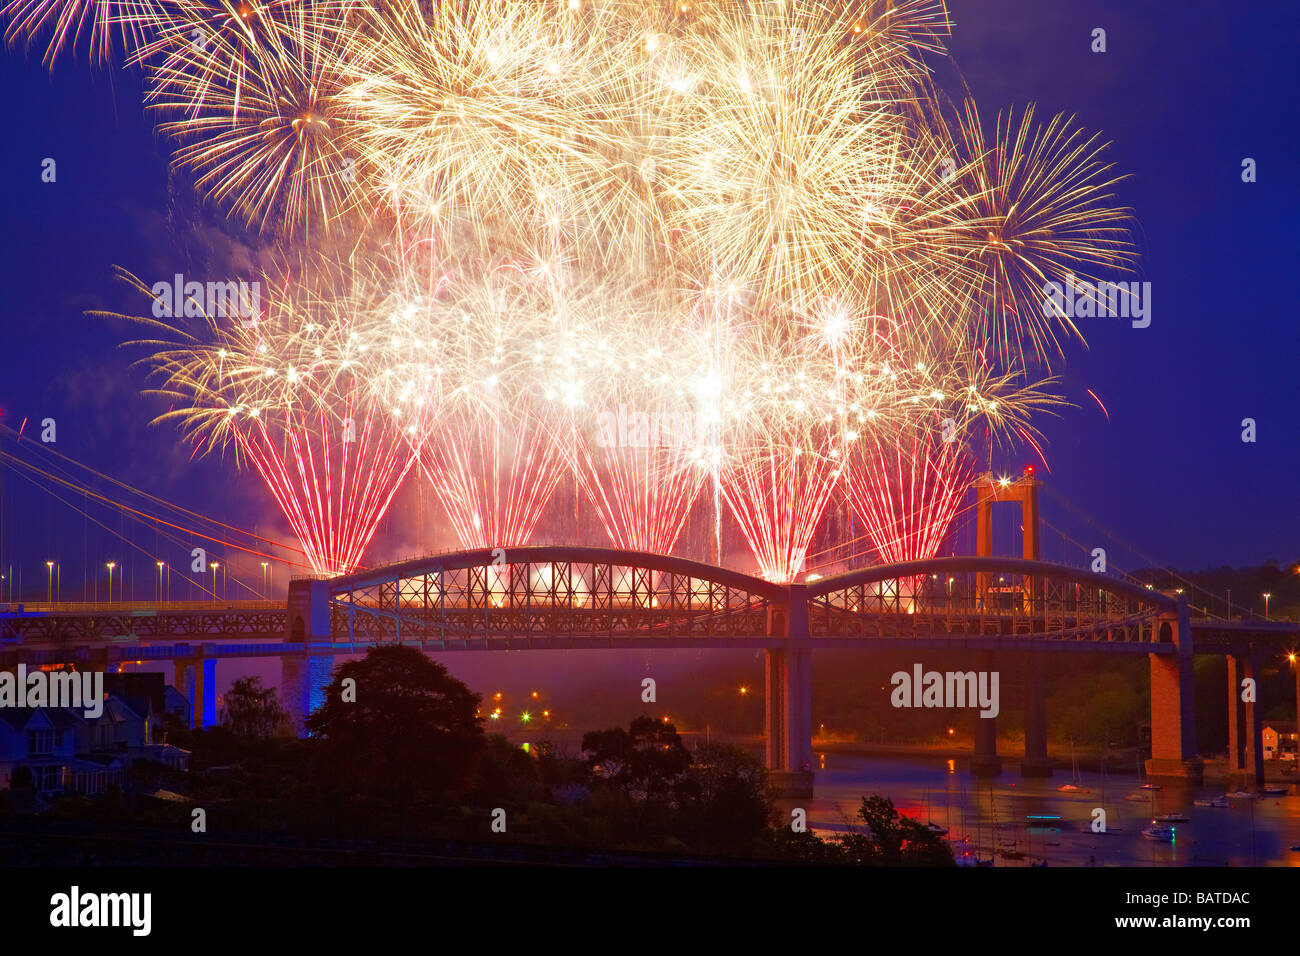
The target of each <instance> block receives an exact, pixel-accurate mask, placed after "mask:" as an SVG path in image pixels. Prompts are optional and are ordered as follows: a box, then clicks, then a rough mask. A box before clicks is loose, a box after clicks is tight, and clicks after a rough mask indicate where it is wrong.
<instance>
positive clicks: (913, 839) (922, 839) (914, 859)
mask: <svg viewBox="0 0 1300 956" xmlns="http://www.w3.org/2000/svg"><path fill="white" fill-rule="evenodd" d="M858 816H859V817H860V818H861V819H862V822H863V823H865V824H866V825H867V827H868V828H869V829H870V830H871V833H870V835H866V834H861V833H850V834H847V835H846V836H844V837H843V838H841V841H840V842H841V844H842V845H843V847H844V849H845V851H846V852H847V854H848V859H849V862H851V863H858V864H865V865H867V866H953V865H954V861H953V858H952V850H951V849H950V848H949V847H948V844H946V843H944V842H943V840H942V839H941V838H940V837H939V835H938V834H936V833H934V832H932V831H931V830H930V829H929V828H927V827H925V826H924V825H922V824H920V823H918V822H917V821H916V820H913V819H912V818H911V817H905V816H903V815H902V814H900V813H899V812H898V811H897V810H895V809H894V801H893V800H890V799H889V798H888V797H882V796H878V795H875V794H873V795H872V796H870V797H863V798H862V806H861V807H859V808H858Z"/></svg>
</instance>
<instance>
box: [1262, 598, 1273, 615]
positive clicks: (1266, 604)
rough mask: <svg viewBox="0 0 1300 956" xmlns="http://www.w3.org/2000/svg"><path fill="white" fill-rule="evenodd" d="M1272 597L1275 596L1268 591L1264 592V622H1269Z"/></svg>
mask: <svg viewBox="0 0 1300 956" xmlns="http://www.w3.org/2000/svg"><path fill="white" fill-rule="evenodd" d="M1272 596H1273V595H1272V594H1270V593H1269V592H1268V591H1265V592H1264V620H1266V621H1267V620H1268V599H1269V598H1271V597H1272Z"/></svg>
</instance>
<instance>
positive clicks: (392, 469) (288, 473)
mask: <svg viewBox="0 0 1300 956" xmlns="http://www.w3.org/2000/svg"><path fill="white" fill-rule="evenodd" d="M346 408H347V410H348V411H349V412H352V411H353V408H352V405H351V404H350V403H349V404H348V405H347V406H346ZM317 414H318V418H317V420H316V421H314V422H311V423H310V424H307V423H306V422H305V421H304V422H302V423H298V422H295V421H293V420H292V417H291V416H287V417H286V423H285V424H284V425H283V426H282V428H281V429H276V430H277V431H282V435H280V436H279V439H278V440H277V436H275V435H274V434H272V431H271V430H269V429H268V428H267V427H266V425H265V424H264V423H263V422H262V421H261V420H260V419H259V420H257V421H255V422H254V423H253V424H252V425H251V426H250V427H249V428H248V429H247V430H240V431H238V432H237V433H236V440H237V441H238V443H239V445H240V448H241V450H242V451H243V453H244V454H245V455H246V456H247V458H248V460H249V461H251V462H252V463H253V466H254V468H255V469H256V470H257V472H258V473H259V474H260V475H261V476H262V479H263V480H264V481H265V482H266V485H267V487H268V488H269V489H270V491H271V493H272V495H273V497H274V498H275V500H276V502H277V503H278V504H279V506H280V509H281V510H282V511H283V513H284V515H285V517H286V518H287V519H288V521H289V524H290V527H291V528H292V529H293V532H294V534H295V535H296V536H297V538H298V540H299V541H300V542H301V543H302V545H303V549H304V551H305V552H306V554H307V558H308V560H309V561H310V562H311V565H312V567H313V569H314V570H315V571H316V572H317V573H327V572H328V573H346V572H348V571H351V570H353V569H355V568H356V567H357V566H358V565H359V564H360V563H361V558H362V555H363V554H364V553H365V549H366V546H367V545H368V544H369V543H370V540H371V538H373V537H374V534H375V531H376V530H377V528H378V527H379V521H380V519H381V518H382V517H383V515H384V513H385V512H386V511H387V509H388V507H389V505H391V503H392V499H393V496H394V495H396V493H397V490H398V488H399V487H400V486H401V482H402V479H403V478H404V477H405V475H406V472H407V471H408V470H409V469H410V467H411V464H412V458H411V456H410V455H409V454H407V453H406V449H405V445H404V443H403V442H402V441H400V439H397V440H394V439H392V438H390V439H389V440H388V441H384V440H382V438H381V437H380V436H379V435H377V434H375V430H376V428H378V427H379V426H377V425H376V423H375V419H374V410H373V408H372V409H369V410H368V411H367V413H366V415H365V418H364V420H363V422H362V424H361V426H360V430H359V431H358V432H357V433H356V435H355V440H352V439H351V437H350V435H351V433H350V432H344V431H342V430H341V429H339V428H338V427H337V426H336V425H335V424H334V423H333V422H332V421H331V420H330V419H329V417H328V415H327V413H326V412H325V411H324V410H319V411H318V413H317ZM304 417H305V416H304ZM332 436H338V437H337V438H335V437H332ZM352 445H355V446H356V448H355V452H353V451H351V449H350V447H349V446H352Z"/></svg>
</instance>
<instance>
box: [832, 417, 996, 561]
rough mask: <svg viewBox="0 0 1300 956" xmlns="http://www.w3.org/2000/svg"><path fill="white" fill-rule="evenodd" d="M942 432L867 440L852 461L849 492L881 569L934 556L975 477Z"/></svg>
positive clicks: (970, 465) (960, 452)
mask: <svg viewBox="0 0 1300 956" xmlns="http://www.w3.org/2000/svg"><path fill="white" fill-rule="evenodd" d="M940 435H941V432H940V430H938V429H920V428H917V429H909V430H907V431H905V432H903V433H900V434H897V435H894V436H892V437H891V438H884V437H882V436H880V435H876V434H873V435H871V436H870V437H867V438H864V440H863V441H862V442H860V443H859V444H858V445H857V446H856V447H855V448H854V451H853V453H852V454H850V455H849V456H848V463H847V467H846V470H845V472H846V473H845V489H846V491H847V493H848V498H849V503H850V504H851V505H852V507H853V511H854V513H855V514H856V515H857V516H858V519H859V520H860V521H862V523H863V525H864V526H865V527H866V530H867V535H868V536H869V538H870V540H871V543H872V545H873V546H874V547H875V549H876V554H877V555H878V557H879V559H880V561H881V563H882V564H894V563H899V562H903V561H917V560H922V559H925V558H931V557H934V555H935V554H937V553H938V550H939V546H940V544H942V542H943V539H944V536H945V535H946V534H947V533H948V529H949V527H950V526H951V524H952V521H953V519H954V518H955V517H956V515H957V511H958V509H959V508H960V507H961V502H962V499H963V497H965V495H966V492H967V490H968V489H969V487H970V484H971V481H972V480H973V479H974V477H975V469H974V463H973V461H972V459H971V458H970V456H969V455H968V454H967V452H966V450H965V449H964V448H962V447H961V445H960V444H959V443H957V442H956V441H951V442H944V441H943V440H942V438H941V437H939V436H940Z"/></svg>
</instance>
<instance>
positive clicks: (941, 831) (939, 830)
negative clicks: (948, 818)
mask: <svg viewBox="0 0 1300 956" xmlns="http://www.w3.org/2000/svg"><path fill="white" fill-rule="evenodd" d="M925 828H926V829H927V830H929V831H930V832H931V833H933V834H936V835H938V836H947V835H948V828H947V827H941V826H939V824H937V823H935V822H934V821H933V820H931V821H930V822H929V823H927V824H926V825H925Z"/></svg>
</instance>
